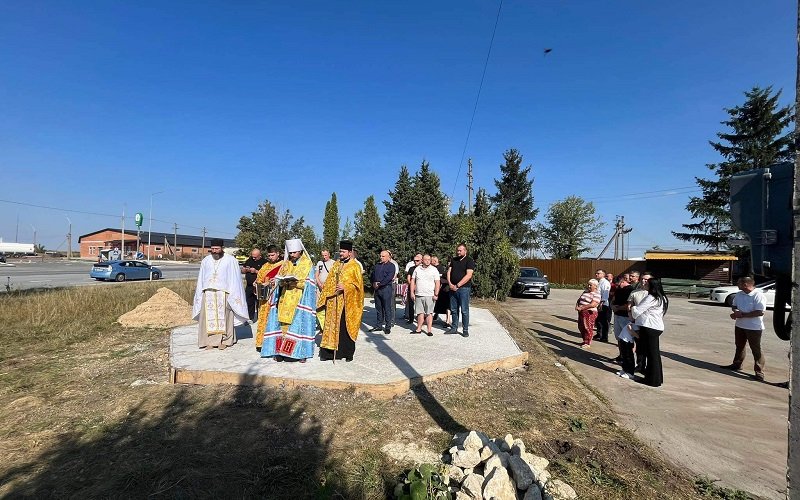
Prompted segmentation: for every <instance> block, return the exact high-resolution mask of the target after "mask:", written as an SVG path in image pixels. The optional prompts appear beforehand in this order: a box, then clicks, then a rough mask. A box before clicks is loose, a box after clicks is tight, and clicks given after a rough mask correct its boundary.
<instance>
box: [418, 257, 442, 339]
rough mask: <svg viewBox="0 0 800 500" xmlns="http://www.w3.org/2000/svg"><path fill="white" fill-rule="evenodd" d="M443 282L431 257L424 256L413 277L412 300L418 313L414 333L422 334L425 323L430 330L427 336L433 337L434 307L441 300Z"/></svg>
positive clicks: (426, 333)
mask: <svg viewBox="0 0 800 500" xmlns="http://www.w3.org/2000/svg"><path fill="white" fill-rule="evenodd" d="M440 286H441V280H440V278H439V270H438V269H436V268H435V267H433V266H432V265H431V256H430V255H428V254H425V255H423V256H422V263H421V264H420V265H418V266H417V267H416V268H415V269H414V274H413V275H412V276H411V299H412V300H413V301H414V310H415V311H416V312H417V329H416V331H414V333H422V324H423V321H424V322H425V324H426V325H427V327H428V329H427V330H426V331H425V335H427V336H428V337H432V336H433V331H431V330H432V328H433V306H434V304H435V303H436V299H437V298H439V287H440Z"/></svg>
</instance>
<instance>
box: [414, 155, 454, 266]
mask: <svg viewBox="0 0 800 500" xmlns="http://www.w3.org/2000/svg"><path fill="white" fill-rule="evenodd" d="M413 192H414V204H413V207H412V208H413V214H414V219H413V220H414V221H415V223H414V224H413V227H412V231H411V235H412V238H411V244H412V246H413V248H412V251H414V252H422V253H429V254H431V255H440V256H445V255H448V254H449V253H450V252H455V245H454V243H453V241H452V235H451V234H450V233H451V230H450V213H449V208H448V205H449V203H448V201H447V197H446V196H445V195H444V193H442V187H441V181H440V179H439V176H438V175H437V174H436V172H434V171H432V170H431V168H430V164H429V163H428V162H427V161H424V160H423V161H422V165H420V168H419V172H417V174H416V175H415V176H414V180H413Z"/></svg>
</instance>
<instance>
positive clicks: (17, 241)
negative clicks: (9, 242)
mask: <svg viewBox="0 0 800 500" xmlns="http://www.w3.org/2000/svg"><path fill="white" fill-rule="evenodd" d="M14 243H19V212H17V232H16V234H14Z"/></svg>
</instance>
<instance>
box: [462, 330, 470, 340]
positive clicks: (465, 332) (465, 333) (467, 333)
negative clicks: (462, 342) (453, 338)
mask: <svg viewBox="0 0 800 500" xmlns="http://www.w3.org/2000/svg"><path fill="white" fill-rule="evenodd" d="M461 336H462V337H464V338H467V337H469V332H468V331H466V330H464V332H463V333H462V334H461Z"/></svg>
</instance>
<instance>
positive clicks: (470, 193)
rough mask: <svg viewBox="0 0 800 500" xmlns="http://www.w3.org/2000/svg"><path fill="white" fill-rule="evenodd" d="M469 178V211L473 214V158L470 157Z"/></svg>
mask: <svg viewBox="0 0 800 500" xmlns="http://www.w3.org/2000/svg"><path fill="white" fill-rule="evenodd" d="M467 180H468V182H467V193H468V196H469V198H468V201H467V203H468V204H469V205H468V207H469V208H468V210H469V212H467V213H469V214H470V215H472V191H473V188H472V158H468V159H467Z"/></svg>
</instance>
